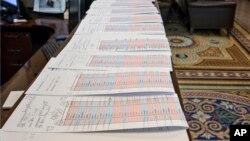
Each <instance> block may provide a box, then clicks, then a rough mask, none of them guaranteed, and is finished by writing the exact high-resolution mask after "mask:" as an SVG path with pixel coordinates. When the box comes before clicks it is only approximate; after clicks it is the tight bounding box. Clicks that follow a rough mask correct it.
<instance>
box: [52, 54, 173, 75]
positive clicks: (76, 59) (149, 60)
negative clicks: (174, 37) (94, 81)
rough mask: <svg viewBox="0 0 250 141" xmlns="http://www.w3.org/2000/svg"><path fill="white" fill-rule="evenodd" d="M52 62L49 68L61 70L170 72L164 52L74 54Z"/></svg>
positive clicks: (168, 62) (65, 55) (57, 58)
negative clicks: (145, 69) (145, 70)
mask: <svg viewBox="0 0 250 141" xmlns="http://www.w3.org/2000/svg"><path fill="white" fill-rule="evenodd" d="M50 61H52V63H51V65H50V66H49V68H52V69H53V68H61V69H92V70H94V69H98V70H114V69H118V70H119V69H122V70H126V69H127V70H128V71H129V70H130V71H131V70H140V69H142V68H147V70H152V71H154V70H159V68H161V69H162V70H166V71H167V70H168V71H172V63H171V56H170V55H166V53H164V52H139V53H138V52H130V53H127V52H122V53H121V52H115V53H113V54H110V53H109V54H107V53H101V54H93V55H91V54H88V55H81V54H76V53H70V52H68V53H67V54H60V55H58V56H57V57H56V58H52V59H50Z"/></svg>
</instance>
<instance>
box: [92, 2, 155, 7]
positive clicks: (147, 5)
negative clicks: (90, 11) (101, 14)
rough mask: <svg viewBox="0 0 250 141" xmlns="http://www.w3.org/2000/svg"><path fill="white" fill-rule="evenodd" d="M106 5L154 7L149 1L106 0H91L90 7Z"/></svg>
mask: <svg viewBox="0 0 250 141" xmlns="http://www.w3.org/2000/svg"><path fill="white" fill-rule="evenodd" d="M107 7H119V8H123V7H125V8H128V7H129V8H134V7H155V6H154V5H153V4H152V2H150V1H141V2H140V1H139V2H137V1H123V2H116V1H113V2H107V1H99V0H98V1H93V2H92V4H91V5H90V8H99V9H103V8H107Z"/></svg>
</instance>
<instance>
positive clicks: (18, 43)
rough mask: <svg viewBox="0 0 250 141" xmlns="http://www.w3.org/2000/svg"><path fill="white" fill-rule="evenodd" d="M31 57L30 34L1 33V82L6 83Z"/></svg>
mask: <svg viewBox="0 0 250 141" xmlns="http://www.w3.org/2000/svg"><path fill="white" fill-rule="evenodd" d="M31 56H32V40H31V34H30V32H10V31H9V32H2V33H1V73H2V76H1V82H2V81H3V82H5V81H7V80H8V79H9V78H10V77H11V76H13V75H14V74H15V73H16V72H17V71H18V70H19V69H20V68H21V67H22V66H23V65H24V63H25V62H26V61H27V60H28V59H29V58H30V57H31Z"/></svg>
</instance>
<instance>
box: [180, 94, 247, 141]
mask: <svg viewBox="0 0 250 141" xmlns="http://www.w3.org/2000/svg"><path fill="white" fill-rule="evenodd" d="M181 94H182V98H183V104H184V110H185V114H186V117H187V121H188V124H189V126H190V128H189V130H190V133H191V136H192V139H193V140H202V141H206V140H210V141H211V140H213V141H221V140H229V125H230V124H233V125H235V124H238V125H242V124H243V125H250V98H249V95H250V91H245V92H243V91H240V92H239V91H231V92H228V91H188V90H186V91H182V93H181Z"/></svg>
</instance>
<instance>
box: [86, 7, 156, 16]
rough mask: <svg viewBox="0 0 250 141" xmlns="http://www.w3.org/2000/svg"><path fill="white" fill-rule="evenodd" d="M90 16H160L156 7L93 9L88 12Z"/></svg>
mask: <svg viewBox="0 0 250 141" xmlns="http://www.w3.org/2000/svg"><path fill="white" fill-rule="evenodd" d="M86 13H87V14H88V15H102V16H104V15H117V16H118V15H119V16H121V15H140V14H159V11H158V10H157V9H156V7H147V8H145V7H136V8H117V7H110V8H107V9H103V8H102V9H99V8H98V7H97V8H91V9H89V10H88V11H87V12H86Z"/></svg>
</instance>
